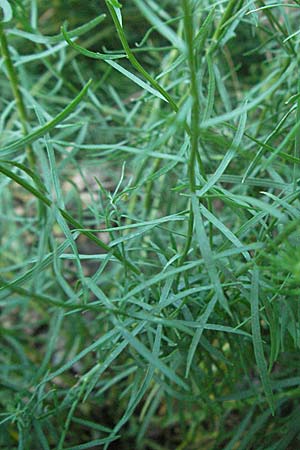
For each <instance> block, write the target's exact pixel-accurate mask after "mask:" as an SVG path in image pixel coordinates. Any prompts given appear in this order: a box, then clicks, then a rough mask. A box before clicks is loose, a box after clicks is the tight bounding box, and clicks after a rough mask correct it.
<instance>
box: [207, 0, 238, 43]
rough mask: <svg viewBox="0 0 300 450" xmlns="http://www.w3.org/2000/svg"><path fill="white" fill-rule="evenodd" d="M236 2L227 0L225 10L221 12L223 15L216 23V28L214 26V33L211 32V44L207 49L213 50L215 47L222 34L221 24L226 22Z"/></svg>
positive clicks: (235, 0)
mask: <svg viewBox="0 0 300 450" xmlns="http://www.w3.org/2000/svg"><path fill="white" fill-rule="evenodd" d="M237 3H238V2H237V0H230V1H229V3H228V5H227V8H226V10H225V12H224V14H223V16H222V18H221V20H220V22H219V24H218V26H217V28H216V30H215V32H214V34H213V37H212V45H211V47H210V48H209V51H213V50H214V49H215V46H216V44H217V42H218V40H219V39H220V37H221V35H222V33H223V25H224V24H225V23H226V22H227V20H229V19H230V17H231V16H232V14H233V11H234V9H235V7H236V5H237Z"/></svg>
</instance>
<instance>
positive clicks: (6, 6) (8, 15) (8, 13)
mask: <svg viewBox="0 0 300 450" xmlns="http://www.w3.org/2000/svg"><path fill="white" fill-rule="evenodd" d="M0 8H1V9H2V11H3V19H2V20H1V22H4V23H5V22H9V21H10V20H11V19H12V16H13V12H12V7H11V6H10V3H9V2H8V1H7V0H0Z"/></svg>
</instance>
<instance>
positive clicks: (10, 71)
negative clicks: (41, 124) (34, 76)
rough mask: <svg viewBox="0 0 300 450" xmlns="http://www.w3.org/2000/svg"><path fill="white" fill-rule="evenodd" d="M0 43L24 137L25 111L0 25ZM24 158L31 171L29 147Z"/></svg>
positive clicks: (3, 32)
mask: <svg viewBox="0 0 300 450" xmlns="http://www.w3.org/2000/svg"><path fill="white" fill-rule="evenodd" d="M0 43H1V53H2V56H3V60H4V64H5V67H6V70H7V75H8V79H9V82H10V86H11V90H12V92H13V95H14V98H15V101H16V107H17V111H18V114H19V118H20V121H21V126H22V132H23V135H24V136H26V134H27V114H26V109H25V105H24V101H23V97H22V93H21V91H20V89H19V80H18V76H17V72H16V70H15V68H14V65H13V62H12V59H11V56H10V50H9V47H8V43H7V39H6V35H5V31H4V29H3V26H2V25H1V24H0ZM26 156H27V160H28V164H29V166H30V168H31V169H32V170H33V169H34V166H35V158H34V154H33V151H32V148H31V146H27V147H26Z"/></svg>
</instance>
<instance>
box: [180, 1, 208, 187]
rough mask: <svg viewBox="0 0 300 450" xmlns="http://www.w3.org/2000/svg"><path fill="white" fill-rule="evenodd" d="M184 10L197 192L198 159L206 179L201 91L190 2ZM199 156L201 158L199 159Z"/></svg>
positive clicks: (191, 166) (191, 169) (191, 177)
mask: <svg viewBox="0 0 300 450" xmlns="http://www.w3.org/2000/svg"><path fill="white" fill-rule="evenodd" d="M182 9H183V13H184V31H185V38H186V45H187V53H188V64H189V69H190V80H191V95H192V98H193V106H192V117H191V134H190V141H191V154H190V160H189V183H190V190H191V192H193V193H195V192H196V176H195V165H196V159H197V161H198V164H199V170H200V173H201V175H202V176H203V177H204V178H206V176H205V170H204V166H203V162H202V160H201V157H200V155H199V149H198V145H199V133H200V129H199V122H200V105H199V89H198V81H197V69H196V63H195V55H194V48H193V40H194V27H193V19H192V11H191V8H190V1H189V0H182ZM197 154H198V155H199V157H198V158H197Z"/></svg>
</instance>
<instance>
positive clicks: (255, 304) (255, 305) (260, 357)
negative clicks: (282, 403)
mask: <svg viewBox="0 0 300 450" xmlns="http://www.w3.org/2000/svg"><path fill="white" fill-rule="evenodd" d="M250 302H251V314H252V319H251V326H252V342H253V348H254V354H255V360H256V363H257V367H258V371H259V375H260V378H261V381H262V385H263V389H264V391H265V395H266V398H267V400H268V403H269V405H270V408H271V411H272V414H274V398H273V391H272V386H271V381H270V376H269V373H268V368H267V363H266V360H265V355H264V350H263V341H262V336H261V330H260V319H259V270H258V267H254V269H253V272H252V286H251V293H250Z"/></svg>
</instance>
